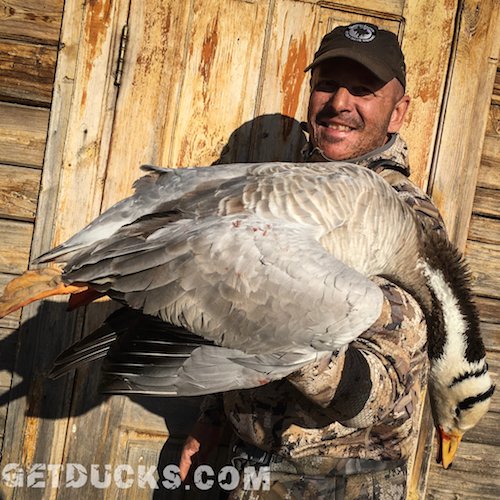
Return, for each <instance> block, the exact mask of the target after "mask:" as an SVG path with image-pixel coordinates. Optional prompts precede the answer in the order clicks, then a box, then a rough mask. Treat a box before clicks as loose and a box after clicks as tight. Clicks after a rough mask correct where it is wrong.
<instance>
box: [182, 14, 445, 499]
mask: <svg viewBox="0 0 500 500" xmlns="http://www.w3.org/2000/svg"><path fill="white" fill-rule="evenodd" d="M309 70H310V71H311V72H312V74H311V96H310V101H309V110H308V132H309V136H310V137H309V143H308V145H307V147H306V149H305V151H304V159H305V161H332V162H335V161H339V160H343V161H350V162H354V163H357V164H360V165H363V166H366V167H367V168H370V169H373V170H375V171H376V172H378V173H379V174H380V175H381V176H383V177H384V178H385V179H386V180H387V181H388V182H389V183H390V184H391V185H392V186H393V187H394V189H395V190H396V191H397V192H398V193H399V194H400V196H401V197H403V199H404V200H405V201H406V202H408V203H409V204H410V205H411V206H412V207H413V208H414V209H415V211H416V213H417V215H418V217H419V219H420V220H421V222H422V224H423V225H424V226H426V227H427V229H429V230H437V231H444V228H443V224H442V220H441V218H440V216H439V214H438V212H437V210H436V208H435V207H434V206H433V205H432V203H431V202H430V200H429V199H428V198H427V196H425V195H424V194H423V193H422V192H421V191H420V190H419V189H418V188H416V187H415V186H413V185H412V184H411V183H410V181H409V180H408V178H407V176H408V174H409V169H408V164H407V148H406V145H405V143H404V141H403V140H402V139H401V138H400V136H399V135H398V134H397V132H398V131H399V129H400V127H401V126H402V124H403V120H404V117H405V114H406V112H407V109H408V105H409V101H410V99H409V97H408V96H407V95H406V94H405V87H406V75H405V63H404V57H403V54H402V53H401V50H400V48H399V44H398V41H397V38H396V36H395V35H394V34H392V33H390V32H388V31H384V30H381V29H378V28H377V27H376V26H374V25H371V24H366V23H356V24H352V25H350V26H341V27H337V28H335V29H334V30H333V31H332V32H331V33H329V34H327V35H326V36H325V37H324V38H323V40H322V42H321V45H320V47H319V50H318V51H317V52H316V54H315V57H314V60H313V62H312V64H310V65H309V66H308V67H307V68H306V71H309ZM374 280H375V281H376V282H377V284H379V286H380V287H381V289H382V291H383V292H384V295H385V303H384V309H383V313H382V314H381V316H380V318H379V319H378V321H377V322H376V323H375V324H374V325H373V326H372V327H371V328H370V329H369V330H368V331H367V332H365V333H364V334H363V335H361V336H360V338H359V339H357V340H356V341H355V342H353V343H352V344H351V345H350V346H349V348H348V349H347V351H346V352H341V353H336V354H334V355H332V357H331V358H330V359H327V360H323V361H322V362H320V363H317V364H315V365H314V366H308V367H306V368H304V369H302V370H300V371H299V372H297V373H294V374H293V375H292V376H290V377H288V379H287V380H282V381H280V382H276V383H272V384H268V385H267V386H264V387H261V388H258V389H251V390H246V391H240V392H233V393H228V394H225V395H224V396H223V398H220V397H217V396H214V397H210V398H207V400H206V401H205V404H204V407H203V411H202V415H201V417H200V419H199V421H198V424H197V426H196V427H195V429H194V430H193V433H192V435H191V436H189V437H188V439H187V441H186V443H185V446H184V450H183V454H182V457H181V475H182V477H185V475H186V474H187V471H188V469H189V467H190V465H191V461H192V460H194V459H196V458H197V457H198V459H200V458H202V456H203V451H204V448H205V449H206V450H209V449H210V447H211V446H213V445H214V443H215V442H216V441H217V438H218V437H219V435H220V433H221V429H222V428H223V426H224V425H227V424H228V423H229V424H230V425H231V426H232V428H233V430H234V431H235V433H236V434H237V436H238V437H239V442H238V443H236V445H235V448H234V454H233V461H234V462H235V463H239V464H240V465H241V466H242V467H243V466H245V465H256V464H264V465H268V466H269V467H270V469H271V492H260V493H259V494H256V493H251V492H245V491H243V489H239V490H238V491H236V492H233V494H232V497H234V498H280V497H283V498H309V497H312V496H314V497H317V498H356V499H359V498H404V497H405V492H406V463H407V460H408V458H409V457H410V455H411V452H412V443H413V442H414V438H415V435H416V432H417V418H418V411H417V410H418V407H419V405H420V395H421V388H422V384H423V381H424V376H425V359H426V357H425V341H426V335H425V324H424V320H423V316H422V313H421V311H420V309H419V307H418V305H417V304H416V303H415V301H414V300H413V298H412V297H411V296H409V295H408V294H406V293H405V292H404V291H402V290H401V289H399V288H398V287H397V286H396V285H394V284H392V283H389V282H387V281H385V280H383V279H380V278H375V279H374ZM259 495H260V496H259Z"/></svg>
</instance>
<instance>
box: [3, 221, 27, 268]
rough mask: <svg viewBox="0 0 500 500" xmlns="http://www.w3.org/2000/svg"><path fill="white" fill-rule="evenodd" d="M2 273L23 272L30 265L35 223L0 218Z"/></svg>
mask: <svg viewBox="0 0 500 500" xmlns="http://www.w3.org/2000/svg"><path fill="white" fill-rule="evenodd" d="M0 234H1V235H2V238H1V239H0V273H9V274H21V273H22V272H23V271H24V270H25V269H26V268H27V266H28V258H29V249H30V244H31V236H32V234H33V224H30V223H28V222H17V221H12V220H6V219H0Z"/></svg>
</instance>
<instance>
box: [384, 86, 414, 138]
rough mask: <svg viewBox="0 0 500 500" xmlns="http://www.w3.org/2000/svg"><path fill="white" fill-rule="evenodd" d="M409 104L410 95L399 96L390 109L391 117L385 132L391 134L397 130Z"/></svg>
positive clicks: (401, 123)
mask: <svg viewBox="0 0 500 500" xmlns="http://www.w3.org/2000/svg"><path fill="white" fill-rule="evenodd" d="M409 105H410V96H408V95H404V96H403V97H401V99H399V101H398V102H397V103H396V105H395V106H394V109H393V110H392V114H391V119H390V121H389V126H388V128H387V132H389V133H390V134H393V133H395V132H398V131H399V129H400V128H401V126H402V125H403V121H404V119H405V116H406V112H407V111H408V106H409Z"/></svg>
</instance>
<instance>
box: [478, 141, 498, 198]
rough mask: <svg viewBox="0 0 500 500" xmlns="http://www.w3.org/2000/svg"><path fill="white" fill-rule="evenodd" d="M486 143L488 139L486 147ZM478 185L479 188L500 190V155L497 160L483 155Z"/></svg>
mask: <svg viewBox="0 0 500 500" xmlns="http://www.w3.org/2000/svg"><path fill="white" fill-rule="evenodd" d="M486 141H487V139H486V140H485V145H486ZM483 151H484V150H483ZM498 153H500V148H499V149H498ZM477 185H478V186H479V187H485V188H491V189H499V190H500V155H499V156H497V157H496V158H488V157H486V156H484V155H483V157H482V158H481V166H480V168H479V176H478V178H477Z"/></svg>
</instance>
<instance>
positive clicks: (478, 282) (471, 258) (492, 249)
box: [465, 241, 500, 297]
mask: <svg viewBox="0 0 500 500" xmlns="http://www.w3.org/2000/svg"><path fill="white" fill-rule="evenodd" d="M465 256H466V257H467V260H468V262H469V265H470V268H471V271H472V289H473V291H474V293H476V294H478V295H486V296H489V297H500V265H499V264H500V246H498V245H492V244H490V243H483V242H477V241H468V242H467V245H466V247H465Z"/></svg>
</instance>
